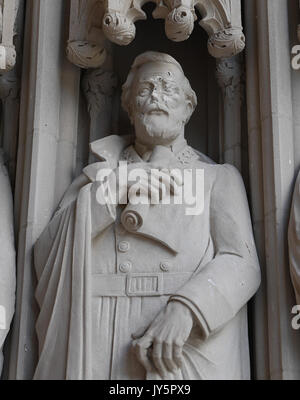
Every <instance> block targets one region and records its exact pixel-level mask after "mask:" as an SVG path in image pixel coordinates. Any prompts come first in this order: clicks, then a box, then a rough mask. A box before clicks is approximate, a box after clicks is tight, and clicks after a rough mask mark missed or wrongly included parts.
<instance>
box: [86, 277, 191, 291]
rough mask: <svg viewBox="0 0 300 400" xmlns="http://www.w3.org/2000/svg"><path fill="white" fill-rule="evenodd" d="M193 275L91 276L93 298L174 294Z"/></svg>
mask: <svg viewBox="0 0 300 400" xmlns="http://www.w3.org/2000/svg"><path fill="white" fill-rule="evenodd" d="M192 275H193V273H192V272H173V273H171V272H168V273H149V274H147V273H141V274H139V273H132V274H127V275H112V274H93V275H92V287H93V296H94V297H102V296H109V297H127V296H128V297H139V296H162V295H171V294H175V293H176V291H177V290H178V289H180V287H181V286H183V285H184V284H185V283H186V282H187V281H188V280H189V279H190V278H191V276H192Z"/></svg>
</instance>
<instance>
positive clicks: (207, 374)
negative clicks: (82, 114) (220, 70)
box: [35, 52, 260, 379]
mask: <svg viewBox="0 0 300 400" xmlns="http://www.w3.org/2000/svg"><path fill="white" fill-rule="evenodd" d="M122 100H123V106H124V108H125V109H126V110H127V111H128V114H129V117H130V119H131V121H132V123H133V125H134V128H135V137H121V136H110V137H106V138H104V139H101V140H99V141H96V142H94V143H92V144H91V150H92V152H93V153H94V154H95V155H96V156H97V158H98V159H99V162H98V163H95V164H92V165H89V166H88V167H87V168H85V169H84V170H83V174H82V175H81V176H80V177H79V178H78V179H77V180H76V181H75V182H74V183H73V184H72V185H71V187H70V188H69V190H68V191H67V193H66V195H65V197H64V199H63V200H62V202H61V204H60V207H59V209H58V210H57V212H56V213H55V215H54V217H53V219H52V221H51V222H50V224H49V225H48V227H47V228H46V229H45V231H44V232H43V234H42V236H41V237H40V239H39V240H38V242H37V244H36V247H35V266H36V271H37V276H38V287H37V292H36V297H37V300H38V303H39V306H40V315H39V318H38V321H37V333H38V339H39V362H38V365H37V368H36V372H35V379H164V378H166V379H247V378H249V349H248V333H247V307H246V304H247V302H248V300H249V299H250V298H251V297H252V296H253V295H254V293H255V292H256V290H257V288H258V286H259V283H260V270H259V264H258V260H257V254H256V249H255V245H254V241H253V234H252V227H251V220H250V215H249V209H248V204H247V197H246V193H245V190H244V186H243V182H242V179H241V177H240V175H239V173H238V172H237V171H236V169H235V168H234V167H232V166H230V165H216V164H213V163H211V162H210V161H209V160H208V159H207V158H206V157H205V156H203V155H202V154H200V153H198V152H197V151H195V150H193V149H192V148H191V147H189V146H188V145H187V143H186V141H185V139H184V128H185V125H186V124H187V122H188V120H189V118H190V116H191V115H192V113H193V111H194V109H195V106H196V103H197V99H196V95H195V93H194V91H193V90H192V89H191V86H190V84H189V82H188V80H187V78H186V77H185V76H184V73H183V71H182V68H181V66H180V65H179V64H178V63H177V62H176V60H174V59H173V58H172V57H170V56H169V55H167V54H162V53H156V52H146V53H144V54H142V55H140V56H139V57H137V58H136V60H135V62H134V64H133V66H132V68H131V71H130V74H129V76H128V79H127V81H126V83H125V85H124V86H123V95H122ZM121 162H122V163H121ZM125 162H127V163H128V181H127V179H125V181H124V180H122V179H121V174H120V171H121V169H122V167H123V166H124V163H125ZM126 165H127V164H126ZM137 170H138V171H140V170H142V171H145V175H144V177H143V178H140V180H139V185H140V186H139V188H140V190H136V188H134V186H135V185H134V184H133V183H132V182H133V180H134V179H132V180H131V179H130V178H129V175H130V174H131V173H133V174H134V173H135V172H136V171H137ZM153 170H155V171H156V172H155V173H154V172H153ZM107 171H108V172H107ZM109 171H110V172H109ZM157 171H158V174H161V175H159V177H158V175H157ZM171 171H177V172H176V173H177V175H176V173H174V174H173V173H171ZM197 171H202V172H201V173H199V174H197ZM178 172H179V173H178ZM181 172H182V175H181V178H182V176H184V177H186V176H191V175H193V176H194V175H195V176H196V178H195V179H196V184H197V180H198V181H199V182H200V181H201V182H204V184H203V187H202V192H201V191H200V192H201V193H200V192H199V193H200V197H201V194H202V196H203V204H204V206H203V209H202V208H201V207H200V208H201V210H200V211H201V212H187V211H191V210H190V209H187V204H188V205H190V204H191V202H190V201H188V199H186V198H184V201H182V202H181V203H180V202H179V201H177V202H175V201H174V202H172V201H170V202H169V204H167V201H165V200H166V198H167V195H166V193H168V192H169V193H171V195H170V198H171V200H172V199H175V198H178V193H180V189H181V192H182V191H183V189H184V188H188V186H189V185H188V183H187V182H186V181H187V180H188V179H181V178H180V176H179V175H180V173H181ZM185 173H186V174H185ZM101 176H102V178H99V177H101ZM103 176H105V178H103ZM115 176H118V179H117V181H118V192H119V193H120V197H119V200H118V203H119V204H117V205H116V204H115V203H114V202H113V201H111V199H113V198H114V195H115V194H116V186H114V183H115V181H116V179H114V177H115ZM201 177H204V180H203V179H202V178H201ZM126 178H127V176H126ZM148 178H149V179H148ZM150 178H151V179H150ZM149 181H150V182H151V183H150V185H148V186H147V183H149ZM191 181H192V180H191ZM104 186H105V187H106V189H105V190H104V189H103V188H104ZM145 187H146V189H145V190H142V189H144V188H145ZM100 189H101V190H103V192H101V193H105V194H107V196H106V195H105V196H103V197H102V198H101V196H99V190H100ZM154 189H157V190H156V191H155V190H154ZM141 192H143V196H144V198H147V199H149V198H150V195H151V204H150V205H149V204H146V202H145V203H143V204H136V203H135V202H134V201H133V198H134V194H136V195H141ZM152 193H156V195H157V196H156V197H155V196H153V198H154V201H153V203H152ZM124 194H125V195H124ZM141 197H142V196H141ZM124 198H125V199H126V201H127V203H128V204H126V201H125V202H124V201H123V200H124ZM103 199H104V200H105V201H102V200H103ZM121 199H122V201H121ZM124 203H125V204H124Z"/></svg>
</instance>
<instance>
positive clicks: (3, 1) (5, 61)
mask: <svg viewBox="0 0 300 400" xmlns="http://www.w3.org/2000/svg"><path fill="white" fill-rule="evenodd" d="M19 5H20V0H0V34H1V43H0V73H1V74H2V73H5V72H7V71H10V70H11V69H12V68H13V67H14V66H15V64H16V49H15V46H14V36H15V23H16V17H17V13H18V9H19Z"/></svg>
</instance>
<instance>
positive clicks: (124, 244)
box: [118, 241, 130, 253]
mask: <svg viewBox="0 0 300 400" xmlns="http://www.w3.org/2000/svg"><path fill="white" fill-rule="evenodd" d="M118 248H119V251H120V252H121V253H126V252H127V251H128V250H129V248H130V244H129V243H128V242H125V241H123V242H120V243H119V246H118Z"/></svg>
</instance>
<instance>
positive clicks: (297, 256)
mask: <svg viewBox="0 0 300 400" xmlns="http://www.w3.org/2000/svg"><path fill="white" fill-rule="evenodd" d="M288 238H289V254H290V272H291V278H292V282H293V285H294V289H295V295H296V300H297V304H300V173H299V175H298V178H297V181H296V186H295V192H294V197H293V204H292V211H291V217H290V223H289V233H288Z"/></svg>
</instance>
